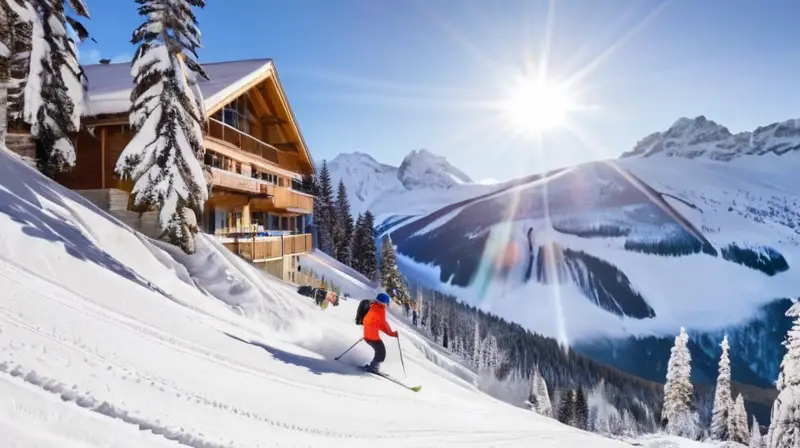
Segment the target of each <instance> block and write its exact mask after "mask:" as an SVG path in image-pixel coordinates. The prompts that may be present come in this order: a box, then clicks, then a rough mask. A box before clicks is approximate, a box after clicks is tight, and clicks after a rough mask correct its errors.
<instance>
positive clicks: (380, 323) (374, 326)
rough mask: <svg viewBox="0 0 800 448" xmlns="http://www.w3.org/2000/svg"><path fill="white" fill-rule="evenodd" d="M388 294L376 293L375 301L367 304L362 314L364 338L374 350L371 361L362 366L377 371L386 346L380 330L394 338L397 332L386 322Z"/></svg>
mask: <svg viewBox="0 0 800 448" xmlns="http://www.w3.org/2000/svg"><path fill="white" fill-rule="evenodd" d="M389 300H390V299H389V295H388V294H386V293H385V292H382V293H380V294H378V296H377V297H376V298H375V301H374V302H372V304H371V305H370V306H369V311H367V314H366V316H364V322H363V324H364V340H365V341H366V342H367V344H369V346H370V347H372V350H374V351H375V356H374V357H373V358H372V362H370V363H369V364H368V365H366V366H364V368H366V369H367V370H371V371H374V372H378V371H379V370H378V369H379V368H380V365H381V363H382V362H383V361H384V360H385V359H386V346H385V345H383V341H382V340H381V336H380V332H381V331H382V332H384V333H386V334H387V335H389V336H391V337H393V338H396V337H397V332H396V331H394V330H392V327H390V326H389V323H388V322H386V307H387V306H389Z"/></svg>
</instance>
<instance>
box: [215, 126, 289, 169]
mask: <svg viewBox="0 0 800 448" xmlns="http://www.w3.org/2000/svg"><path fill="white" fill-rule="evenodd" d="M206 138H211V139H214V140H216V141H218V142H220V143H222V144H224V145H227V146H230V147H233V148H235V149H239V150H241V151H244V152H247V153H249V154H252V155H255V156H258V157H261V158H262V159H265V160H269V161H270V162H273V163H278V149H277V148H275V147H274V146H272V145H270V144H269V143H265V142H262V141H261V140H259V139H257V138H255V137H253V136H252V135H249V134H246V133H244V132H242V131H240V130H238V129H236V128H234V127H233V126H230V125H227V124H225V123H223V122H221V121H219V120H215V119H213V118H209V119H208V120H207V121H206Z"/></svg>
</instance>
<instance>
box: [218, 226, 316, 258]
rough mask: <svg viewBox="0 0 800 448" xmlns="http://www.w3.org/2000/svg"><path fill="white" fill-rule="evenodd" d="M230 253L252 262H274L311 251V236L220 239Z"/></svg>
mask: <svg viewBox="0 0 800 448" xmlns="http://www.w3.org/2000/svg"><path fill="white" fill-rule="evenodd" d="M221 239H222V244H223V245H224V246H225V247H226V248H227V249H228V250H230V251H231V252H233V253H235V254H237V255H239V256H240V257H242V258H244V259H246V260H250V261H253V262H262V261H268V260H275V259H278V258H282V257H284V256H286V255H295V254H302V253H306V252H310V251H311V250H312V249H313V243H312V238H311V234H308V233H304V234H300V235H283V236H267V237H253V238H236V239H230V238H221Z"/></svg>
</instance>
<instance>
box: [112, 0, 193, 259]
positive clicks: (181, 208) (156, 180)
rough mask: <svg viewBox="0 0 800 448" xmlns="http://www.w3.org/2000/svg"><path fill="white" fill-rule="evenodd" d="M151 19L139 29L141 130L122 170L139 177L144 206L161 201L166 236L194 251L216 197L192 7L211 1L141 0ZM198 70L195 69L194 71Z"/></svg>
mask: <svg viewBox="0 0 800 448" xmlns="http://www.w3.org/2000/svg"><path fill="white" fill-rule="evenodd" d="M136 1H137V3H138V4H139V5H141V6H140V7H139V14H140V15H142V16H145V17H146V20H145V22H144V23H143V24H142V25H140V26H139V27H138V28H137V29H136V30H134V32H133V37H132V39H131V42H132V43H133V44H138V45H139V48H138V49H137V51H136V55H135V56H134V58H133V63H132V68H131V74H132V75H133V77H134V79H133V82H134V88H133V90H132V91H131V109H130V114H129V120H130V124H131V130H132V131H133V133H134V134H135V135H134V137H133V139H132V140H131V141H130V142H129V143H128V145H127V146H126V147H125V149H124V150H123V151H122V153H121V154H120V156H119V160H118V161H117V166H116V172H117V174H119V175H120V176H121V177H130V178H132V179H134V181H135V184H134V187H133V191H132V193H133V195H134V200H135V204H136V205H137V206H140V207H145V206H147V207H150V206H155V207H156V208H157V209H158V211H159V215H158V220H159V224H160V226H161V229H162V232H163V233H162V237H163V238H164V239H166V240H167V241H168V242H170V243H171V244H174V245H177V246H180V247H181V249H183V250H184V252H186V253H194V251H195V247H194V234H195V233H197V231H198V228H197V216H200V215H201V214H202V210H203V205H204V204H205V202H206V200H207V199H208V187H207V185H206V179H205V176H204V172H203V167H202V166H201V163H200V160H201V159H202V157H203V154H204V149H203V128H202V124H201V123H202V121H203V120H204V119H205V117H204V116H203V114H202V111H201V109H200V107H199V105H200V102H199V101H198V99H197V98H196V97H195V92H193V89H191V88H190V83H191V79H193V77H194V76H195V75H196V74H199V75H201V76H203V77H206V75H205V72H204V70H203V68H202V67H201V66H200V64H198V63H197V62H196V61H195V60H193V59H192V58H191V57H190V56H189V54H187V53H191V54H192V55H194V56H195V57H197V53H196V50H197V48H198V47H200V31H199V30H198V28H197V19H196V18H195V16H194V13H193V12H192V6H196V7H200V8H202V7H204V6H205V2H204V0H136ZM189 71H191V72H189Z"/></svg>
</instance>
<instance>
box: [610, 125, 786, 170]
mask: <svg viewBox="0 0 800 448" xmlns="http://www.w3.org/2000/svg"><path fill="white" fill-rule="evenodd" d="M797 150H800V119H793V120H786V121H783V122H778V123H772V124H770V125H767V126H759V127H758V128H756V129H755V130H754V131H752V132H740V133H738V134H733V133H731V131H729V130H728V128H726V127H725V126H722V125H719V124H717V123H715V122H714V121H712V120H708V119H707V118H706V117H704V116H702V115H701V116H699V117H696V118H694V119H690V118H685V117H684V118H680V119H678V121H676V122H675V124H673V125H672V126H671V127H670V128H669V129H667V130H666V131H664V132H655V133H653V134H650V135H648V136H647V137H645V138H643V139H642V140H640V141H639V142H637V143H636V145H635V146H634V148H633V149H632V150H631V151H628V152H625V153H623V154H622V156H621V157H623V158H624V157H651V156H654V155H664V156H676V157H686V158H690V159H692V158H695V157H705V158H709V159H712V160H721V161H727V160H731V159H734V158H736V157H742V156H746V155H764V154H775V155H781V154H784V153H787V152H790V151H797Z"/></svg>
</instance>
